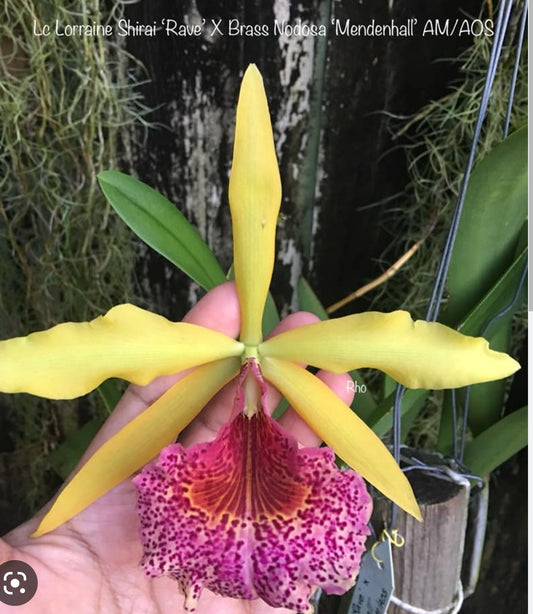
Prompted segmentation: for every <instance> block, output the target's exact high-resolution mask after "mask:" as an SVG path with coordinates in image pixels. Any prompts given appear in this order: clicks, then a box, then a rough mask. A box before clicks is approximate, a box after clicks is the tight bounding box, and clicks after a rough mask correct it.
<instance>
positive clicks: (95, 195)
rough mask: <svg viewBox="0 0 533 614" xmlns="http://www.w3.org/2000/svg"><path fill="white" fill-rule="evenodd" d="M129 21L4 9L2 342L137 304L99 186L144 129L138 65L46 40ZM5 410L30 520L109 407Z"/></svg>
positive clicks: (0, 426)
mask: <svg viewBox="0 0 533 614" xmlns="http://www.w3.org/2000/svg"><path fill="white" fill-rule="evenodd" d="M121 11H122V3H120V2H118V1H117V2H105V3H104V2H103V1H100V0H85V1H84V2H81V3H80V2H74V1H66V0H56V1H54V2H41V1H40V0H23V1H22V2H21V1H20V0H5V2H4V3H3V6H2V8H1V9H0V117H1V118H2V120H1V123H0V130H1V133H0V142H1V147H0V194H1V199H0V336H1V338H5V337H11V336H14V335H22V334H26V333H28V332H30V331H32V330H39V329H43V328H47V327H49V326H52V325H53V324H56V323H58V322H61V321H66V320H86V319H90V318H92V317H94V316H95V315H97V314H99V313H102V312H104V311H105V310H107V309H108V308H109V307H110V306H111V305H113V304H115V303H118V302H124V301H126V300H131V298H132V294H133V289H132V279H133V266H134V251H133V247H132V239H131V233H130V232H129V230H128V229H127V228H126V226H125V225H124V224H123V223H122V222H121V221H120V220H119V219H118V217H117V216H116V215H114V214H110V207H109V205H108V204H107V202H106V201H105V199H104V198H103V197H102V195H101V194H100V191H99V189H98V186H97V183H96V174H97V173H98V171H99V170H101V169H106V168H111V167H114V166H116V160H117V156H118V155H119V154H120V152H123V151H124V150H125V149H126V148H127V145H128V143H127V141H125V140H124V139H125V137H126V136H127V134H128V133H129V132H128V131H129V129H130V128H131V127H132V126H139V125H142V124H143V121H144V120H143V117H142V115H143V113H144V111H143V108H142V106H141V104H140V101H139V100H138V99H137V97H136V95H135V92H134V89H133V84H132V83H131V81H130V82H128V80H127V78H126V74H127V67H128V66H131V62H132V60H131V58H130V57H129V56H128V55H127V53H126V52H125V51H124V50H123V48H122V47H121V46H120V45H119V44H118V43H117V42H116V41H114V40H111V39H104V38H101V37H99V38H93V37H84V36H68V37H67V36H63V37H60V36H55V35H53V34H51V35H50V36H47V37H45V36H37V35H35V31H41V29H42V26H43V24H53V23H55V21H56V20H58V22H59V23H60V24H72V23H76V24H85V23H87V24H90V23H92V22H93V21H96V22H99V23H105V22H106V19H111V18H112V19H113V20H115V19H118V18H119V17H120V14H121ZM0 406H1V412H0V432H2V433H3V440H2V442H1V444H2V445H1V456H0V476H1V477H2V478H3V477H5V476H7V475H13V472H14V471H15V472H16V475H17V484H16V488H15V487H14V486H13V491H11V490H10V486H9V483H10V482H9V480H3V479H0V482H1V483H3V484H7V486H6V487H5V488H6V489H7V492H2V493H0V500H4V501H10V505H11V506H12V505H13V501H18V502H19V507H20V513H21V515H22V516H25V515H27V514H28V513H29V512H31V511H33V510H34V509H35V507H36V506H37V505H40V504H42V503H43V502H44V500H45V499H46V497H47V496H48V495H49V490H50V484H49V483H48V480H47V471H46V467H47V462H46V456H47V454H48V453H49V452H50V451H51V450H53V449H54V448H55V447H56V445H57V443H58V441H60V440H61V439H62V438H63V437H64V436H66V435H68V434H69V433H71V432H72V431H73V430H75V429H77V428H78V427H79V425H80V423H82V422H84V421H86V420H87V419H88V418H89V417H91V416H93V415H98V414H99V413H101V412H102V410H101V409H100V406H101V403H100V402H99V400H98V397H97V396H92V397H88V400H87V399H85V400H82V401H72V402H70V403H62V404H61V407H60V408H58V407H57V404H56V407H54V403H52V402H48V401H46V400H42V399H35V398H33V397H31V396H29V395H16V396H13V397H10V396H8V395H2V396H1V397H0ZM10 450H16V451H15V452H12V451H10ZM2 474H4V475H2ZM21 476H24V477H23V478H22V479H23V483H22V482H21V481H20V480H21ZM48 477H50V475H48ZM52 481H53V480H52ZM11 484H12V481H11ZM20 493H25V494H24V495H22V494H20ZM11 510H12V508H11ZM1 512H2V510H0V513H1ZM11 520H12V521H13V522H15V521H16V519H12V518H10V522H11Z"/></svg>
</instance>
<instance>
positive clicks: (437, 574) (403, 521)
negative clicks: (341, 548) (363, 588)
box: [372, 453, 470, 614]
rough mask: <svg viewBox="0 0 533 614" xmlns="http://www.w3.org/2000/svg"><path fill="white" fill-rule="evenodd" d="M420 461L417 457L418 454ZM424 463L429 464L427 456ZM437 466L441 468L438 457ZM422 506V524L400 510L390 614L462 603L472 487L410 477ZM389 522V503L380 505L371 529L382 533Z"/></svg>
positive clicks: (441, 478) (439, 476)
mask: <svg viewBox="0 0 533 614" xmlns="http://www.w3.org/2000/svg"><path fill="white" fill-rule="evenodd" d="M416 455H417V457H419V453H416ZM424 462H425V463H427V464H429V462H428V457H427V454H426V453H424ZM435 464H436V465H439V466H442V458H441V457H438V461H437V462H436V463H435ZM406 475H407V476H408V477H409V481H410V482H411V485H412V486H413V490H414V492H415V495H416V497H417V500H418V502H419V504H420V509H421V512H422V517H423V519H424V521H423V522H418V521H417V520H415V519H414V518H413V517H411V516H409V515H407V514H406V513H405V512H403V511H402V510H398V514H397V520H396V526H395V527H393V528H396V529H398V533H399V534H400V535H401V536H402V537H404V539H405V544H404V546H403V547H401V548H398V547H393V564H394V579H395V590H394V596H393V600H392V601H391V604H390V606H389V609H388V610H387V612H388V614H405V612H417V609H418V610H422V611H423V610H426V611H430V612H434V611H439V612H442V614H451V612H453V611H454V607H453V606H454V604H456V603H457V602H458V600H460V599H462V597H461V595H462V588H461V584H460V578H461V567H462V561H463V550H464V542H465V532H466V526H467V516H468V502H469V497H470V484H469V482H468V480H466V479H465V478H461V477H460V476H457V474H453V472H452V473H451V474H450V475H446V474H443V473H441V472H438V473H436V472H434V473H431V472H426V471H422V470H415V471H410V472H408V473H407V474H406ZM389 518H390V505H389V504H385V502H384V501H383V500H381V501H379V500H378V501H376V503H375V512H374V515H373V520H372V523H373V526H374V528H375V530H376V533H377V535H378V536H379V535H380V532H381V530H382V528H383V527H384V526H385V521H386V523H387V524H388V523H389Z"/></svg>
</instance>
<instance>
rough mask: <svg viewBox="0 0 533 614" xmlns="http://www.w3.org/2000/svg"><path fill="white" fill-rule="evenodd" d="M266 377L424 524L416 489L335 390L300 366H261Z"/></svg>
mask: <svg viewBox="0 0 533 614" xmlns="http://www.w3.org/2000/svg"><path fill="white" fill-rule="evenodd" d="M261 368H262V371H263V375H264V376H265V378H266V379H267V380H268V381H270V382H272V384H274V386H275V387H276V388H277V389H278V390H279V391H280V392H281V393H282V394H283V395H284V396H285V398H286V399H287V400H288V401H289V403H290V404H291V405H292V406H293V407H294V409H295V410H296V411H297V412H298V413H299V414H300V416H301V417H302V418H303V419H304V420H305V421H306V422H307V424H309V426H310V427H311V428H312V429H313V430H314V431H315V433H317V435H319V436H320V437H321V438H322V439H323V440H324V441H325V442H326V444H327V445H328V446H330V447H331V448H333V449H334V450H335V452H336V453H337V454H338V456H340V458H342V459H343V460H344V462H345V463H347V464H348V465H349V466H350V467H352V468H353V469H355V470H356V471H357V472H359V473H360V474H361V475H362V476H363V477H364V478H365V480H367V481H368V482H370V483H371V484H373V485H374V486H375V487H376V488H377V489H378V490H380V491H381V492H382V493H383V494H384V495H385V496H386V497H388V498H389V499H390V500H391V501H393V502H394V503H396V504H397V505H399V506H400V507H401V508H402V509H404V510H405V511H406V512H408V513H409V514H411V515H412V516H414V517H415V518H417V519H418V520H422V517H421V515H420V509H419V507H418V503H417V502H416V499H415V496H414V494H413V490H412V488H411V485H410V484H409V482H408V480H407V478H406V477H405V475H404V474H403V473H402V471H401V470H400V468H399V467H398V465H397V463H396V461H395V460H394V458H393V457H392V455H391V454H390V452H389V451H388V450H387V448H386V447H385V446H384V445H383V443H382V442H381V440H380V439H379V438H378V437H377V436H376V435H375V433H374V432H373V431H372V430H371V429H370V428H369V427H368V426H367V425H366V424H365V423H364V422H363V421H362V420H361V419H360V418H359V417H358V416H357V415H356V414H355V413H354V412H353V411H351V409H350V408H349V407H348V406H347V405H345V404H344V403H343V402H342V401H341V400H340V399H339V397H337V396H336V395H335V393H334V392H332V390H331V389H330V388H328V387H327V386H326V385H325V384H324V383H322V382H321V381H320V380H319V379H318V378H316V377H315V376H314V375H312V374H311V373H309V371H306V370H305V369H303V368H302V367H299V366H298V365H296V364H294V363H291V362H287V361H285V360H279V359H275V358H266V359H264V360H263V361H262V362H261Z"/></svg>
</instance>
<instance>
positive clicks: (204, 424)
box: [0, 284, 353, 614]
mask: <svg viewBox="0 0 533 614" xmlns="http://www.w3.org/2000/svg"><path fill="white" fill-rule="evenodd" d="M316 319H317V318H316V317H315V316H312V315H311V314H306V313H296V314H293V315H291V316H288V317H287V318H285V320H284V321H282V322H281V323H280V324H279V325H278V327H277V328H276V329H275V331H274V334H277V333H280V332H282V331H283V330H287V329H289V328H292V327H295V326H301V325H302V324H307V323H310V322H312V321H315V320H316ZM184 320H185V321H188V322H193V323H196V324H200V325H203V326H209V327H210V328H213V329H215V330H219V331H221V332H224V333H226V334H228V335H231V336H236V335H237V333H238V331H239V327H240V321H239V306H238V301H237V296H236V292H235V288H234V285H233V284H222V285H221V286H218V287H217V288H215V289H214V290H212V291H211V292H209V293H208V294H207V295H206V296H205V297H204V298H203V299H202V300H201V301H200V302H199V303H198V304H197V305H196V306H195V307H194V308H193V309H192V310H191V311H190V312H189V313H188V314H187V316H186V317H185V318H184ZM183 375H184V374H178V375H173V376H164V377H160V378H157V379H156V380H154V381H153V382H152V383H151V384H149V385H148V386H145V387H139V386H135V385H131V386H130V387H129V388H128V390H127V391H126V393H125V394H124V396H123V397H122V399H121V401H120V402H119V404H118V405H117V407H116V408H115V410H114V411H113V413H112V414H111V415H110V416H109V418H108V420H107V421H106V423H105V424H104V426H103V427H102V428H101V430H100V431H99V433H98V434H97V436H96V437H95V439H94V440H93V441H92V443H91V444H90V446H89V448H88V449H87V451H86V452H85V454H84V456H83V457H82V459H81V460H80V463H79V464H78V467H77V468H76V469H74V471H73V474H72V475H74V473H75V472H76V471H77V470H78V468H79V467H81V466H82V465H83V464H84V463H85V462H86V460H88V458H89V457H90V456H92V454H93V453H94V452H95V451H96V450H97V449H98V448H99V447H100V446H102V445H103V443H104V442H105V441H107V440H108V439H109V438H110V437H112V436H113V435H114V434H115V433H117V432H118V431H119V430H120V429H121V428H122V427H123V426H124V425H125V424H127V423H128V422H129V421H130V420H132V419H133V418H134V417H135V416H137V415H138V414H139V413H141V412H142V411H143V410H144V409H146V407H148V406H149V405H150V404H151V403H153V402H154V401H155V400H156V399H157V398H158V397H159V396H160V395H161V394H162V393H163V392H164V391H165V390H166V389H167V388H168V387H169V386H170V385H172V384H173V383H174V382H176V381H177V380H178V379H179V378H180V377H183ZM317 375H318V377H320V378H321V379H322V380H323V381H324V382H325V383H326V384H328V385H329V386H330V387H331V388H332V389H333V390H334V391H335V392H336V393H337V394H338V395H339V396H340V397H341V398H342V399H343V400H344V401H345V402H346V403H350V402H351V399H352V398H353V394H352V393H350V392H349V391H348V388H347V386H346V382H347V377H348V376H346V375H334V374H332V373H329V372H319V373H318V374H317ZM233 397H234V385H232V384H231V383H230V384H228V386H226V387H225V388H224V389H222V390H221V391H220V392H219V393H218V394H217V395H216V396H215V397H214V398H213V400H212V401H211V402H210V403H209V404H208V405H207V406H206V407H205V408H204V410H202V412H201V413H200V415H199V416H198V417H197V418H196V420H194V421H193V422H192V423H191V425H189V427H188V428H187V429H185V431H184V432H183V433H181V435H180V437H179V441H180V442H181V443H182V444H183V445H184V446H189V445H192V444H194V443H197V442H200V441H209V440H212V439H214V437H215V436H216V434H217V433H218V431H219V430H220V427H221V426H222V425H223V424H225V423H226V422H227V421H228V420H229V418H230V415H231V412H232V407H233ZM278 400H279V393H277V391H274V390H273V389H272V390H270V391H269V393H268V395H267V405H268V407H267V408H266V410H267V411H271V410H272V409H273V408H274V407H275V406H276V404H277V402H278ZM280 422H281V423H282V424H283V426H284V428H285V429H287V430H288V431H289V432H291V433H292V434H293V436H294V437H295V438H296V439H297V440H298V441H299V442H300V443H301V444H302V445H304V446H316V445H318V444H319V442H320V440H319V438H318V437H317V436H316V434H315V433H314V432H313V431H312V430H311V429H310V428H309V427H308V426H307V425H306V424H305V423H304V422H303V421H302V420H300V418H299V417H298V416H297V414H296V413H295V412H294V411H293V410H292V409H289V410H288V411H287V412H286V413H285V414H284V415H283V416H282V419H281V420H280ZM50 507H51V503H49V504H48V505H46V506H45V508H43V509H42V510H41V511H40V512H39V513H38V514H36V516H34V517H33V518H32V519H31V520H29V521H28V522H26V523H24V524H23V525H21V526H19V527H17V528H16V529H14V530H13V531H12V532H11V533H9V534H8V535H6V536H5V538H4V540H1V539H0V561H2V562H3V561H7V560H13V559H20V560H23V561H25V562H26V563H28V564H29V565H31V566H32V567H33V569H34V570H35V572H36V574H37V578H38V582H39V587H38V589H37V593H36V594H35V596H34V597H33V599H32V600H31V601H29V602H28V603H27V604H25V605H23V606H18V607H19V608H20V610H17V611H20V613H21V614H24V613H25V612H26V613H28V614H33V613H35V614H37V613H38V614H62V613H63V612H65V613H68V614H70V613H71V612H78V613H79V614H124V613H127V612H135V613H136V614H161V613H166V612H173V613H174V612H179V611H180V608H181V607H182V604H183V597H182V595H181V593H180V592H179V589H178V586H177V584H176V582H175V581H174V580H172V579H171V578H168V577H159V578H155V579H150V578H147V577H146V576H145V574H144V571H143V570H142V568H141V567H140V565H139V562H140V560H141V557H142V544H141V541H140V538H139V535H138V533H139V520H138V518H137V514H136V511H135V509H136V491H135V487H134V486H133V484H132V482H131V480H125V481H124V482H122V483H121V484H119V485H118V486H116V487H115V488H114V489H113V490H111V491H109V492H108V493H107V494H106V495H104V496H103V497H101V498H100V499H98V500H96V501H95V502H94V503H93V504H92V505H90V506H89V507H88V508H86V509H85V510H83V511H82V512H81V513H79V514H78V515H77V516H75V517H74V518H73V519H72V520H70V521H68V522H66V523H65V524H63V525H61V526H60V527H58V528H57V529H56V530H54V531H52V532H51V533H48V534H45V535H43V536H42V537H40V538H38V539H35V540H34V539H32V538H30V537H29V536H30V535H31V533H32V532H33V531H35V529H36V528H37V526H38V524H39V522H40V520H41V518H42V517H43V516H44V515H45V513H46V512H47V511H48V509H49V508H50ZM10 607H11V606H2V604H1V603H0V613H3V612H4V611H5V612H6V614H7V612H8V610H7V609H6V608H10ZM10 611H11V610H10V609H9V612H10ZM290 612H291V610H288V609H284V608H272V607H270V606H268V605H267V604H266V603H265V602H264V601H262V600H260V599H256V600H253V601H247V600H237V599H232V598H223V597H219V596H217V595H214V594H213V593H211V592H210V591H208V590H204V591H203V592H202V595H201V597H200V600H199V603H198V608H197V614H213V613H215V614H245V613H246V614H289V613H290Z"/></svg>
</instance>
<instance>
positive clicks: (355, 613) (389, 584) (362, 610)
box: [346, 539, 394, 614]
mask: <svg viewBox="0 0 533 614" xmlns="http://www.w3.org/2000/svg"><path fill="white" fill-rule="evenodd" d="M373 553H374V557H375V559H374V557H373V556H372V552H371V550H367V551H366V552H365V554H364V555H363V558H362V559H361V569H360V570H359V576H358V578H357V583H356V585H355V587H354V589H353V594H352V596H351V599H350V602H349V606H348V609H347V610H346V614H385V612H386V611H387V608H388V607H389V603H390V600H391V597H392V593H393V591H394V573H393V570H392V550H391V542H390V540H388V539H386V540H385V541H380V542H378V543H377V544H376V545H375V546H374V547H373ZM376 559H378V560H379V561H381V562H380V563H378V562H377V561H376Z"/></svg>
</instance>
